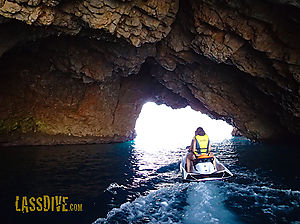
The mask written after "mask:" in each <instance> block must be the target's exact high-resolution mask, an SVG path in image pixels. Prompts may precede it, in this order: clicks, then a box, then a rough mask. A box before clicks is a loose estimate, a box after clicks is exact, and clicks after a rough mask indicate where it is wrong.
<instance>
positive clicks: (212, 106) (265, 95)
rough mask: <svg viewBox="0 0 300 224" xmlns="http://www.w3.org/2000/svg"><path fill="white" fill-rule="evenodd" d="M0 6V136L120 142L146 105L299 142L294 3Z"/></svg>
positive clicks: (253, 135)
mask: <svg viewBox="0 0 300 224" xmlns="http://www.w3.org/2000/svg"><path fill="white" fill-rule="evenodd" d="M4 2H5V4H3V3H4ZM1 3H2V5H0V6H2V7H0V29H1V33H0V63H1V68H0V70H1V73H2V74H3V75H2V76H1V79H2V82H1V85H2V86H3V87H7V86H12V87H13V88H12V89H13V90H14V91H15V93H14V91H12V90H10V91H9V90H8V89H7V90H6V91H2V92H1V102H0V104H1V105H0V106H1V115H0V120H1V122H2V123H1V125H0V126H1V130H2V133H3V134H2V136H4V135H5V137H2V139H9V138H10V136H18V137H22V136H29V137H28V138H27V140H24V139H23V140H22V141H23V143H26V141H27V143H28V144H33V143H32V141H31V140H30V139H33V138H32V136H31V135H33V136H35V138H38V137H39V136H40V139H41V140H40V143H42V144H47V139H51V138H52V137H53V136H59V137H57V140H55V139H54V140H53V139H52V140H51V141H50V140H49V141H48V143H49V144H50V143H51V142H52V143H53V144H54V143H72V142H101V141H123V140H126V139H130V138H132V136H133V133H134V132H133V128H134V124H135V119H136V118H137V116H138V113H139V111H140V108H141V105H142V104H143V103H144V102H145V101H146V100H154V101H155V102H157V103H165V104H167V105H170V106H172V107H184V106H185V105H191V107H192V108H193V109H195V110H199V111H202V112H204V113H207V114H208V115H209V116H211V117H213V118H218V119H224V120H226V121H227V122H228V123H230V124H232V125H233V126H235V127H236V128H237V129H238V130H239V131H240V132H241V133H242V135H244V136H246V137H249V138H250V139H253V140H278V141H280V140H282V139H284V138H286V137H290V138H291V139H299V133H300V100H299V94H300V90H299V81H300V78H299V77H300V45H299V38H300V6H299V3H298V2H297V1H284V0H276V1H267V0H264V1H261V0H242V1H232V0H220V1H219V0H218V1H216V0H199V1H192V0H188V1H183V0H182V1H177V0H164V1H158V0H146V1H143V0H132V1H118V0H101V1H94V0H83V1H47V0H36V1H35V0H22V1H17V0H15V1H13V0H11V1H1ZM9 77H11V78H9ZM38 80H40V81H38ZM21 84H22V86H20V85H21ZM21 90H22V91H23V92H22V91H21ZM55 94H56V95H55ZM25 95H26V97H24V96H25ZM20 96H21V97H20ZM67 96H72V97H71V99H72V100H71V101H68V100H69V99H68V97H67ZM21 99H22V100H21ZM22 102H23V103H22ZM17 105H20V106H17ZM32 105H35V106H32ZM37 105H38V106H37ZM55 106H57V107H58V108H60V109H55V110H53V108H55ZM37 108H38V109H37ZM83 118H84V119H83ZM43 124H47V125H43ZM30 136H31V137H30ZM13 138H14V140H11V141H10V142H15V141H17V140H16V138H15V137H13ZM22 141H21V142H22ZM38 142H39V141H38V140H37V141H36V142H35V143H34V144H38Z"/></svg>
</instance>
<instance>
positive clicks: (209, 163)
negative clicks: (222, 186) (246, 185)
mask: <svg viewBox="0 0 300 224" xmlns="http://www.w3.org/2000/svg"><path fill="white" fill-rule="evenodd" d="M186 156H187V155H186ZM186 156H184V157H183V158H182V161H181V163H180V172H181V174H182V179H183V180H184V181H207V180H223V179H226V178H229V177H232V176H233V174H232V173H231V172H230V171H229V170H228V169H227V168H226V167H225V166H224V165H223V164H222V163H220V162H219V161H218V160H217V158H215V159H216V167H215V166H214V164H213V158H212V157H209V158H200V159H196V160H194V161H192V168H191V172H190V173H188V172H187V171H186Z"/></svg>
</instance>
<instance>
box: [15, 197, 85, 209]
mask: <svg viewBox="0 0 300 224" xmlns="http://www.w3.org/2000/svg"><path fill="white" fill-rule="evenodd" d="M68 199H69V198H68V197H64V196H48V195H43V196H39V197H27V196H22V197H20V196H16V201H15V207H16V212H23V213H28V212H81V211H83V209H82V204H72V203H70V204H68V203H67V200H68Z"/></svg>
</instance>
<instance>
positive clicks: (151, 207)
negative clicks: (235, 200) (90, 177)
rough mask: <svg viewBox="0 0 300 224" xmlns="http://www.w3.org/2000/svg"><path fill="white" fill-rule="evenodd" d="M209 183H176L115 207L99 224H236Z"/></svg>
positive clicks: (221, 197)
mask: <svg viewBox="0 0 300 224" xmlns="http://www.w3.org/2000/svg"><path fill="white" fill-rule="evenodd" d="M223 201H224V195H221V194H220V193H219V190H218V189H217V187H216V186H214V185H213V184H210V183H195V184H179V183H177V184H175V185H173V186H172V187H165V188H161V189H159V190H156V191H153V192H151V193H149V194H148V195H147V196H141V197H139V198H137V199H136V200H135V201H133V202H126V203H124V204H122V205H121V207H120V208H114V209H112V210H111V211H110V212H109V213H108V214H107V217H106V218H99V219H98V220H96V221H95V222H94V224H100V223H237V222H236V217H235V216H234V215H233V214H232V213H231V212H230V211H229V210H228V209H226V208H225V206H224V204H223Z"/></svg>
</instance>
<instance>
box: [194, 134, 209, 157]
mask: <svg viewBox="0 0 300 224" xmlns="http://www.w3.org/2000/svg"><path fill="white" fill-rule="evenodd" d="M194 141H196V147H195V153H196V154H198V155H208V154H209V138H208V136H207V135H203V136H201V135H196V136H195V137H194Z"/></svg>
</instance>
